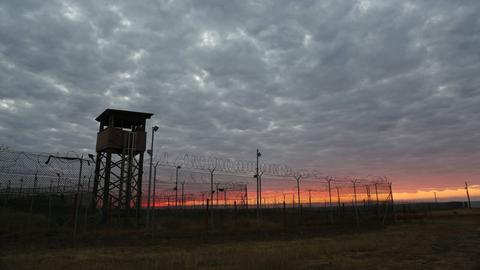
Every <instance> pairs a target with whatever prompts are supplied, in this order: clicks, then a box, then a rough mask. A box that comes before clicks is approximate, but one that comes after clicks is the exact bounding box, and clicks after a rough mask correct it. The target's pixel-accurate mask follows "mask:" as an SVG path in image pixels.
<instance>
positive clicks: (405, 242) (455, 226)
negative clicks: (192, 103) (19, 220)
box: [0, 210, 480, 270]
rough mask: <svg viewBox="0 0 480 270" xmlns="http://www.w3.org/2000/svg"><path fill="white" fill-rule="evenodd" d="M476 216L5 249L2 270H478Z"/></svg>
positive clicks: (464, 213) (461, 213)
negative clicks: (262, 236)
mask: <svg viewBox="0 0 480 270" xmlns="http://www.w3.org/2000/svg"><path fill="white" fill-rule="evenodd" d="M479 247H480V211H478V210H457V211H453V210H451V211H443V212H434V215H433V216H432V217H429V218H428V219H423V220H415V221H408V222H405V221H398V222H397V223H396V224H395V225H391V226H389V227H387V228H384V229H379V230H373V231H372V230H370V231H363V232H358V231H357V232H352V233H342V234H336V235H331V236H329V235H326V236H324V237H322V236H321V237H319V236H315V237H311V238H309V237H308V236H307V237H304V238H301V239H293V240H292V239H289V240H262V241H252V240H245V241H234V242H233V241H224V242H221V243H207V242H202V241H192V242H189V241H185V240H182V241H181V242H177V241H175V240H168V241H163V242H161V243H156V244H153V245H152V244H145V245H138V244H135V245H119V246H111V245H110V246H104V247H102V246H96V247H89V246H85V245H80V246H77V247H69V248H66V247H56V248H51V247H50V248H39V247H36V248H33V249H28V248H18V247H17V248H12V249H8V248H3V250H2V251H1V255H0V269H19V270H20V269H115V270H123V269H125V270H127V269H167V270H168V269H275V270H281V269H311V270H314V269H457V270H459V269H480V249H479Z"/></svg>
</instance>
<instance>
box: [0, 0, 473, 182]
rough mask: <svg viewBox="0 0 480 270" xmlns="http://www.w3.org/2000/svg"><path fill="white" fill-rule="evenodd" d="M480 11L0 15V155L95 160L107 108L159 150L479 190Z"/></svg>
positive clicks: (32, 9)
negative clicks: (137, 122)
mask: <svg viewBox="0 0 480 270" xmlns="http://www.w3.org/2000/svg"><path fill="white" fill-rule="evenodd" d="M479 14H480V2H479V1H478V0H472V1H454V0H444V1H441V0H431V1H398V0H392V1H386V0H382V1H367V0H363V1H337V0H332V1H283V2H282V1H245V0H241V1H220V0H219V1H193V0H192V1H71V2H69V1H14V0H11V1H5V0H4V1H1V2H0V144H4V145H7V146H9V147H10V148H12V149H18V150H27V151H42V152H57V151H60V152H65V151H69V150H73V151H77V152H80V151H84V152H93V151H94V147H95V137H96V131H97V129H98V127H97V123H96V122H95V121H94V118H95V117H96V116H97V115H98V114H100V113H101V112H102V111H103V110H105V109H106V108H116V109H128V110H136V111H145V112H152V113H154V114H155V115H154V117H153V118H152V120H150V123H149V125H151V124H156V125H158V126H159V127H160V129H159V131H158V133H157V135H156V136H157V137H156V138H157V139H156V142H157V147H159V149H161V151H168V152H172V153H178V152H190V153H197V154H204V155H216V156H224V157H232V158H237V159H254V158H255V148H256V147H259V148H260V149H261V150H262V152H263V157H262V158H263V159H264V160H265V161H268V162H277V163H286V164H290V165H292V166H295V167H307V168H315V169H318V170H320V171H324V172H325V173H326V174H330V175H337V174H338V175H350V174H361V175H366V174H373V175H387V176H390V177H391V179H392V181H394V183H396V185H397V186H399V187H402V188H404V189H410V188H421V187H432V186H458V185H461V184H462V183H463V181H465V180H470V181H471V182H472V183H475V182H476V183H480V180H477V179H480V166H479V165H480V164H479V160H480V135H479V132H480V106H479V105H480V16H479Z"/></svg>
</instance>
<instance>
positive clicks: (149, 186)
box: [147, 126, 158, 217]
mask: <svg viewBox="0 0 480 270" xmlns="http://www.w3.org/2000/svg"><path fill="white" fill-rule="evenodd" d="M157 130H158V126H153V127H152V140H151V142H150V151H147V153H148V154H150V168H149V171H148V195H147V208H148V209H150V192H151V189H152V165H153V140H154V138H155V132H156V131H157ZM149 216H150V215H149V214H148V215H147V217H149Z"/></svg>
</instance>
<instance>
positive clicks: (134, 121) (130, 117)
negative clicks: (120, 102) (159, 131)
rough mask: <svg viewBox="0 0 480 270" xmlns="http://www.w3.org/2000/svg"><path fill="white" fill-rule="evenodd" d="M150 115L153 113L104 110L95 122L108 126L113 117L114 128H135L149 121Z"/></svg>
mask: <svg viewBox="0 0 480 270" xmlns="http://www.w3.org/2000/svg"><path fill="white" fill-rule="evenodd" d="M152 115H153V113H145V112H135V111H125V110H115V109H106V110H105V111H104V112H103V113H101V114H100V115H99V116H97V118H95V120H97V121H98V122H100V123H101V124H102V125H108V123H109V119H110V118H111V117H112V116H113V119H114V123H115V124H114V125H115V126H116V127H124V128H128V127H130V126H132V125H135V126H136V125H143V124H145V120H146V119H150V117H152Z"/></svg>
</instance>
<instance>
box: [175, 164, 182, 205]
mask: <svg viewBox="0 0 480 270" xmlns="http://www.w3.org/2000/svg"><path fill="white" fill-rule="evenodd" d="M181 168H182V166H180V165H178V166H177V167H175V208H177V207H178V170H180V169H181Z"/></svg>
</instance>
